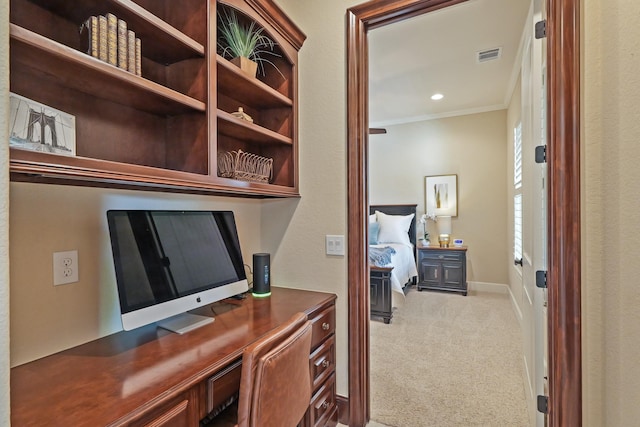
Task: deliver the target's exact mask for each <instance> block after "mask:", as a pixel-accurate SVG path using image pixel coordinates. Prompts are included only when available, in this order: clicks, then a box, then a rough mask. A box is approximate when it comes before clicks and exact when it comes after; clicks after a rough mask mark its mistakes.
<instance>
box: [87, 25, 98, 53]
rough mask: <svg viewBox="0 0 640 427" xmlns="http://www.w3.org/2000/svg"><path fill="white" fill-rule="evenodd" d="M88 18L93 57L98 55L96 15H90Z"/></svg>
mask: <svg viewBox="0 0 640 427" xmlns="http://www.w3.org/2000/svg"><path fill="white" fill-rule="evenodd" d="M89 20H90V24H89V26H90V29H91V32H90V34H91V56H93V57H94V58H97V57H98V54H99V52H98V17H97V16H92V17H91V18H89Z"/></svg>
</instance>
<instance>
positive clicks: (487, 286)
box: [467, 282, 509, 294]
mask: <svg viewBox="0 0 640 427" xmlns="http://www.w3.org/2000/svg"><path fill="white" fill-rule="evenodd" d="M467 285H468V286H469V290H470V291H477V292H493V293H496V294H506V293H509V286H508V285H504V284H502V283H488V282H467Z"/></svg>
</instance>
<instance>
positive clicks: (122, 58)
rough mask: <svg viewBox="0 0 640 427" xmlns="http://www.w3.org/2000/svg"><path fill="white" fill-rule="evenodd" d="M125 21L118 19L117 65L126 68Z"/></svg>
mask: <svg viewBox="0 0 640 427" xmlns="http://www.w3.org/2000/svg"><path fill="white" fill-rule="evenodd" d="M127 66H128V63H127V23H126V22H125V21H123V20H122V19H118V67H119V68H123V69H125V70H126V69H127Z"/></svg>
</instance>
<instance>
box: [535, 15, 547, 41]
mask: <svg viewBox="0 0 640 427" xmlns="http://www.w3.org/2000/svg"><path fill="white" fill-rule="evenodd" d="M535 33H536V39H543V38H545V37H547V20H546V19H543V20H542V21H538V22H536V31H535Z"/></svg>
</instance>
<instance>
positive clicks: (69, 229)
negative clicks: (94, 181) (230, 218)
mask: <svg viewBox="0 0 640 427" xmlns="http://www.w3.org/2000/svg"><path fill="white" fill-rule="evenodd" d="M10 191H11V207H10V233H9V237H10V240H11V247H10V254H11V365H12V366H15V365H19V364H22V363H25V362H28V361H30V360H33V359H36V358H39V357H42V356H44V355H47V354H51V353H53V352H56V351H59V350H62V349H66V348H69V347H73V346H75V345H78V344H80V343H83V342H86V341H90V340H92V339H96V338H98V337H101V336H104V335H108V334H111V333H113V332H116V331H119V330H122V324H121V322H120V317H119V313H120V309H119V305H118V299H117V293H116V288H115V274H114V271H113V261H112V257H111V246H110V243H109V235H108V230H107V225H106V215H105V212H106V211H107V210H108V209H221V210H227V209H228V210H233V211H234V212H235V215H236V222H237V226H238V234H239V237H240V244H241V246H242V251H243V254H244V257H245V262H248V263H249V264H250V263H251V254H252V253H254V252H260V251H262V250H264V249H265V248H263V247H262V246H261V240H260V221H259V220H256V219H257V218H260V215H261V213H260V212H261V206H260V202H259V201H256V200H249V199H247V200H244V199H237V198H233V199H231V198H222V197H205V196H193V195H181V194H161V193H154V192H140V191H124V190H102V189H95V188H83V187H67V186H57V185H41V184H29V183H12V184H11V186H10ZM73 249H77V250H78V264H79V276H80V277H79V278H80V280H79V281H78V282H77V283H72V284H68V285H63V286H53V279H52V278H53V272H52V254H53V252H58V251H68V250H73Z"/></svg>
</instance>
